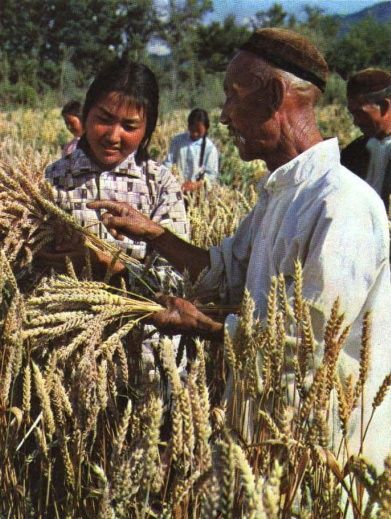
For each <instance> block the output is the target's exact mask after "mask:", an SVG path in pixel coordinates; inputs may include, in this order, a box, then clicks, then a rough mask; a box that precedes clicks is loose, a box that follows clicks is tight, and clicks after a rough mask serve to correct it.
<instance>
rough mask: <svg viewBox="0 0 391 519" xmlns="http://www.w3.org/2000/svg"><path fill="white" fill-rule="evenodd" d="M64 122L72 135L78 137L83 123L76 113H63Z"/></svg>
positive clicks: (81, 131)
mask: <svg viewBox="0 0 391 519" xmlns="http://www.w3.org/2000/svg"><path fill="white" fill-rule="evenodd" d="M64 122H65V126H66V127H67V129H68V130H69V131H70V132H71V134H72V135H73V136H74V137H80V136H81V135H82V133H83V125H82V122H81V120H80V119H79V117H77V115H72V114H65V115H64Z"/></svg>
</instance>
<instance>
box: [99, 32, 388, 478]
mask: <svg viewBox="0 0 391 519" xmlns="http://www.w3.org/2000/svg"><path fill="white" fill-rule="evenodd" d="M327 72H328V70H327V64H326V62H325V61H324V59H323V57H322V56H321V55H320V53H319V52H318V50H317V49H316V48H315V47H314V46H313V44H312V43H310V42H309V41H308V40H307V39H306V38H304V37H303V36H301V35H299V34H296V33H294V32H292V31H288V30H284V29H272V28H271V29H262V30H259V31H257V32H256V33H254V34H253V36H252V37H251V38H250V39H249V40H248V41H247V42H246V43H245V44H244V45H243V47H242V50H240V52H239V53H237V54H236V56H235V57H234V58H233V60H232V61H231V62H230V63H229V65H228V68H227V72H226V76H225V82H224V87H225V93H226V101H225V104H224V107H223V110H222V114H221V121H222V122H223V123H224V124H226V125H228V128H229V130H230V133H231V135H232V136H233V138H234V140H235V143H236V146H237V147H238V150H239V154H240V157H241V158H242V159H243V160H245V161H251V160H255V159H262V160H265V162H266V164H267V167H268V170H269V171H270V173H269V175H268V176H267V177H266V178H265V179H264V181H263V185H262V187H261V192H260V197H259V201H258V203H257V204H256V206H255V207H254V209H253V210H252V211H251V212H250V213H249V215H248V216H247V217H246V218H245V219H244V220H243V221H242V223H241V225H240V226H239V228H238V230H237V232H236V233H235V234H234V235H233V236H231V237H229V238H226V239H225V240H223V242H222V243H221V245H220V246H217V247H212V248H211V249H210V250H209V251H207V250H203V249H200V248H197V247H194V246H192V245H190V244H188V243H185V242H183V241H181V240H180V239H178V238H177V237H176V236H174V235H173V234H172V233H170V232H169V231H167V230H165V229H163V228H162V227H161V226H159V225H158V224H156V223H154V222H151V221H149V222H148V221H147V218H145V217H141V215H139V214H138V213H137V212H136V211H135V210H134V209H133V208H131V207H129V206H128V205H127V204H121V203H116V202H110V201H97V202H93V203H91V204H89V206H90V207H91V208H95V209H102V208H105V209H107V210H108V213H107V214H104V215H103V216H102V218H103V222H104V223H105V225H106V226H107V228H108V229H109V230H110V232H111V233H112V234H113V236H115V237H116V238H121V237H122V236H133V237H137V238H138V239H143V240H146V241H147V242H148V243H149V244H150V246H151V247H154V248H155V249H156V250H157V251H159V252H160V253H161V254H162V255H164V256H165V257H166V258H167V259H168V260H169V261H171V262H172V263H173V264H174V265H175V266H176V268H177V269H179V270H181V271H183V270H184V269H185V268H186V269H187V270H188V272H189V273H190V275H191V277H192V278H193V279H196V278H197V276H198V275H199V274H200V272H202V271H203V270H204V269H205V268H206V269H208V271H207V274H206V275H205V276H204V277H203V279H202V280H201V281H199V287H200V288H199V295H200V296H201V297H202V298H205V299H206V298H209V299H210V300H212V299H213V298H216V297H220V298H221V300H222V301H223V302H224V303H228V304H238V303H240V301H241V299H242V297H243V293H244V290H245V289H247V290H248V291H249V292H250V295H251V296H252V298H253V299H254V302H255V314H256V317H259V318H260V319H266V317H267V297H268V293H269V289H270V281H271V277H272V276H277V275H279V274H280V273H282V274H283V275H284V278H285V283H286V286H287V288H288V294H289V296H290V297H293V277H294V272H295V261H296V260H300V262H301V264H302V266H303V296H304V298H305V299H306V301H307V302H308V304H309V307H310V311H311V319H312V325H313V330H314V334H315V338H316V340H317V341H318V345H319V346H318V348H317V350H316V352H315V359H316V362H315V365H316V363H317V362H319V361H320V360H321V358H322V355H323V335H324V330H325V324H326V321H327V319H328V318H329V316H330V312H331V308H332V306H333V304H334V302H335V300H336V298H337V297H338V296H339V297H340V302H341V310H342V311H343V312H344V313H345V320H346V323H349V324H350V325H351V331H350V334H349V337H348V339H347V341H346V344H345V345H344V348H343V350H342V352H341V353H340V357H339V362H338V366H337V372H338V376H339V377H340V379H341V381H342V383H344V381H346V378H347V377H348V376H349V375H353V377H354V378H355V380H357V377H358V374H359V366H360V345H361V332H362V322H363V318H364V315H365V314H366V312H368V311H372V333H371V354H370V359H369V364H370V367H369V371H368V378H367V382H366V385H365V394H364V393H363V405H362V406H361V402H359V404H358V407H357V408H356V409H355V410H354V411H353V413H352V418H351V420H350V422H349V431H348V435H349V445H350V448H351V452H352V453H353V452H354V453H356V454H357V453H358V452H359V449H360V444H361V436H360V425H359V421H360V420H359V418H360V414H361V412H363V413H364V423H365V424H366V423H367V421H368V419H369V415H370V413H371V409H372V402H373V398H374V396H375V394H376V392H377V390H378V388H379V386H380V384H381V383H382V381H383V379H384V377H385V376H386V375H388V370H389V366H390V363H391V362H390V361H391V357H390V356H391V350H390V347H389V337H390V335H391V316H390V308H391V300H390V297H391V287H390V265H389V230H388V220H387V215H386V213H385V210H384V206H383V204H382V202H381V200H380V198H379V197H378V196H377V195H376V193H375V192H374V191H373V190H372V189H370V188H369V186H368V185H367V184H366V183H365V182H363V181H362V180H361V179H359V178H358V177H357V176H356V175H354V174H352V173H351V172H350V171H349V170H347V169H346V168H344V167H343V166H341V163H340V155H339V148H338V142H337V139H329V140H326V141H323V140H322V136H321V134H320V132H319V129H318V127H317V124H316V117H315V110H314V105H315V103H316V101H317V99H318V98H319V96H320V93H321V91H323V90H324V88H325V82H326V77H327ZM141 218H143V222H140V219H141ZM363 251H365V254H363ZM165 302H166V305H167V309H166V310H165V311H163V312H160V313H157V314H155V316H154V318H153V322H154V324H155V325H156V326H157V327H158V328H160V329H161V330H165V331H167V332H170V333H172V332H173V331H174V330H176V331H181V332H186V333H193V334H198V335H201V336H206V337H220V338H223V333H224V327H223V325H222V323H218V322H216V321H214V320H212V319H210V318H209V317H208V316H207V315H205V314H203V313H202V312H200V311H199V310H198V309H197V308H196V307H195V306H193V305H192V304H191V303H189V302H188V301H185V300H183V299H180V298H166V299H165ZM235 326H236V316H229V318H227V321H226V328H227V330H228V331H229V333H233V331H234V329H235ZM260 362H261V359H260ZM286 375H287V380H288V389H291V390H293V389H294V374H293V372H291V371H289V369H288V368H287V374H286ZM390 400H391V399H390V398H389V396H388V397H387V398H386V400H385V402H384V403H383V406H382V408H381V409H380V410H378V411H377V414H376V413H375V415H374V419H373V421H372V422H371V427H370V428H369V431H368V435H367V437H366V441H365V444H364V450H363V454H364V456H366V457H367V458H368V459H369V461H370V462H371V463H373V464H375V465H376V466H377V468H378V469H379V470H382V468H383V460H384V458H385V456H386V455H387V454H388V453H389V450H390V437H389V434H388V433H387V430H388V424H390V423H391V406H390ZM329 412H330V414H329V415H328V416H329V417H330V433H331V438H330V443H331V445H332V446H333V447H334V448H335V449H336V450H337V449H338V445H339V442H340V440H341V433H340V425H339V419H338V409H337V402H336V400H335V399H334V398H333V399H332V403H331V409H330V410H329ZM385 424H387V427H385ZM244 434H246V435H248V431H244ZM254 441H256V439H255V440H254ZM345 460H346V457H345Z"/></svg>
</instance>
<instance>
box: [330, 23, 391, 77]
mask: <svg viewBox="0 0 391 519" xmlns="http://www.w3.org/2000/svg"><path fill="white" fill-rule="evenodd" d="M390 56H391V23H390V22H388V23H384V24H383V23H378V22H376V20H374V19H373V18H366V19H364V20H362V21H361V22H358V23H357V24H356V25H354V26H353V27H352V29H351V30H350V31H349V32H348V33H347V34H346V35H345V36H343V37H342V38H339V39H338V40H335V41H334V43H333V44H332V45H331V46H330V49H329V51H328V52H327V56H326V57H327V61H328V63H329V65H330V67H331V68H332V69H333V70H335V71H337V72H338V73H340V74H341V75H342V77H345V78H346V77H347V76H349V75H350V74H352V73H353V72H356V71H357V70H360V69H363V68H367V67H374V66H376V67H384V68H390Z"/></svg>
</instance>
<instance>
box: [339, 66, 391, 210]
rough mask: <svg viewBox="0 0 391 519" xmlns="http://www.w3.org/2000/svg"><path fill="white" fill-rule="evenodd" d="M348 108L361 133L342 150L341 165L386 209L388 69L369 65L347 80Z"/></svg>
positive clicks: (390, 182)
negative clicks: (377, 195)
mask: <svg viewBox="0 0 391 519" xmlns="http://www.w3.org/2000/svg"><path fill="white" fill-rule="evenodd" d="M346 93H347V97H348V108H349V111H350V113H351V114H352V116H353V119H354V124H355V125H356V126H358V127H359V128H360V130H361V131H362V133H363V135H362V136H361V137H359V138H358V139H356V140H354V141H353V142H351V143H350V144H349V146H347V147H346V148H345V149H344V150H343V151H342V153H341V162H342V164H343V165H344V166H346V167H347V168H349V169H350V170H351V171H353V172H354V173H356V175H358V176H359V177H360V178H363V179H364V180H366V182H368V184H369V185H370V186H372V187H373V189H374V190H375V191H376V192H377V193H378V194H379V195H380V196H381V198H382V199H383V202H384V204H385V206H386V209H387V212H388V211H389V206H390V195H391V73H390V72H386V71H385V70H381V69H375V68H368V69H365V70H361V71H360V72H357V74H354V75H353V76H352V77H351V78H350V79H349V81H348V83H347V88H346Z"/></svg>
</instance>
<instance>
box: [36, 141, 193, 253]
mask: <svg viewBox="0 0 391 519" xmlns="http://www.w3.org/2000/svg"><path fill="white" fill-rule="evenodd" d="M45 176H46V179H47V180H48V181H49V182H50V183H51V184H52V185H53V186H54V188H55V197H56V201H57V203H58V205H59V206H60V207H61V208H62V209H64V210H65V211H67V212H68V213H70V214H72V215H73V216H74V217H75V218H76V219H77V220H78V221H79V222H80V223H81V224H82V225H83V226H86V227H87V226H88V227H89V228H90V229H91V230H92V231H93V232H95V233H96V234H97V235H98V236H99V237H100V238H103V239H105V240H107V241H115V242H116V244H117V245H118V246H119V247H121V248H122V249H124V250H125V251H126V252H127V254H129V255H130V256H132V257H133V258H136V259H139V260H140V259H143V258H144V257H145V255H146V250H147V246H146V243H145V242H142V241H135V240H131V239H129V238H125V240H124V241H118V240H114V238H113V237H112V236H111V235H110V234H109V233H108V232H107V230H106V228H105V227H104V225H103V224H101V223H100V222H99V220H100V211H97V210H92V209H88V208H87V203H88V202H91V201H93V200H104V199H107V200H115V201H121V202H127V203H128V204H130V205H131V206H132V207H134V208H135V209H138V210H139V211H140V212H141V213H143V214H145V215H147V216H148V217H149V218H151V219H152V220H153V221H155V222H157V223H159V224H160V225H162V226H163V227H165V228H168V229H169V230H170V231H172V232H174V233H175V234H176V235H178V236H179V237H181V238H187V236H188V229H189V227H188V223H187V220H186V211H185V206H184V203H183V198H182V192H181V189H180V187H179V185H178V183H177V181H176V179H175V177H174V176H173V175H172V174H171V173H170V171H169V170H168V169H167V168H166V167H164V166H161V165H159V164H157V163H156V162H153V161H152V160H150V161H148V164H147V163H143V164H142V165H141V166H137V164H136V162H135V157H134V154H131V155H129V156H128V157H127V158H126V159H125V160H124V161H123V162H122V163H121V164H119V165H118V166H117V167H116V168H114V169H113V170H111V171H104V170H102V169H101V168H99V166H97V165H96V164H95V163H94V162H92V161H91V160H90V159H89V158H88V156H87V155H86V154H85V152H84V151H83V150H82V149H81V148H77V149H76V150H75V151H73V152H72V153H71V154H70V155H68V156H66V157H63V158H62V159H60V160H58V161H56V162H54V163H53V164H51V165H50V166H48V168H47V169H46V172H45Z"/></svg>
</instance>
